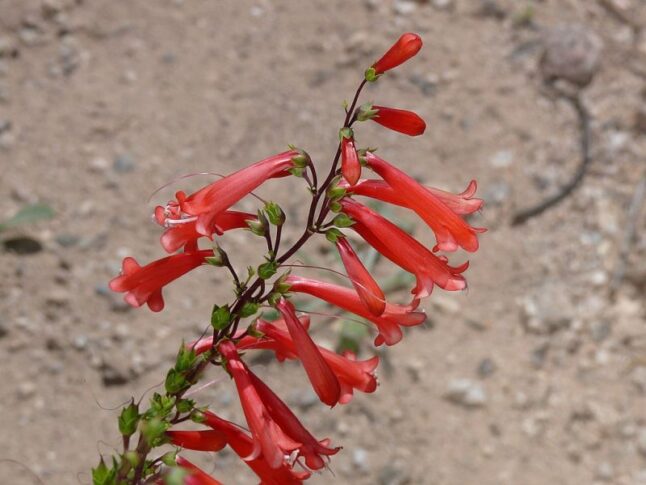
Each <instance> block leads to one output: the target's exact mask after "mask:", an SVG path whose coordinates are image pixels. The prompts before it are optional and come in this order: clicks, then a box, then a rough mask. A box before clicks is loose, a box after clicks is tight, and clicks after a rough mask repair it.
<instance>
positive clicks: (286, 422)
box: [250, 373, 341, 470]
mask: <svg viewBox="0 0 646 485" xmlns="http://www.w3.org/2000/svg"><path fill="white" fill-rule="evenodd" d="M250 376H251V381H252V382H253V385H254V386H255V388H256V391H257V392H258V395H259V396H260V398H261V399H262V402H263V403H264V404H265V406H267V410H268V411H269V414H270V415H271V417H272V419H273V420H274V421H275V422H276V424H278V426H280V428H281V429H282V430H283V431H284V432H285V434H286V435H287V436H289V437H290V438H291V439H293V440H295V441H296V442H299V443H301V446H300V447H299V448H298V454H299V456H303V458H305V464H306V465H307V466H308V467H309V468H310V469H312V470H320V469H321V468H323V467H324V466H325V461H324V460H323V456H331V455H335V454H337V453H338V452H339V450H340V449H341V448H330V447H328V445H329V444H330V440H328V439H324V440H321V441H318V440H317V439H316V438H315V437H314V436H312V434H311V433H310V432H309V431H307V429H306V428H305V427H304V426H303V425H302V424H301V422H300V421H299V420H298V418H297V417H296V415H294V413H293V412H292V411H291V409H289V407H288V406H287V405H286V404H285V403H284V402H283V401H281V399H280V398H279V397H278V396H277V395H276V394H274V392H273V391H272V390H271V389H269V387H268V386H267V384H265V383H264V382H263V381H261V380H260V379H258V377H257V376H256V375H255V374H253V373H250Z"/></svg>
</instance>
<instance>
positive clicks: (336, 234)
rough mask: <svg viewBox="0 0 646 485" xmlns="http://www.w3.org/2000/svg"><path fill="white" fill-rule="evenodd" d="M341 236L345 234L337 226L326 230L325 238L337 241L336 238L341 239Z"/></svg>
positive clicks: (332, 241)
mask: <svg viewBox="0 0 646 485" xmlns="http://www.w3.org/2000/svg"><path fill="white" fill-rule="evenodd" d="M340 237H345V236H344V235H343V233H342V232H341V231H339V230H338V229H337V228H335V227H333V228H332V229H328V230H327V231H325V239H327V240H328V241H330V242H331V243H336V240H337V239H339V238H340Z"/></svg>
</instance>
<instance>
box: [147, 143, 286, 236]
mask: <svg viewBox="0 0 646 485" xmlns="http://www.w3.org/2000/svg"><path fill="white" fill-rule="evenodd" d="M298 155H299V152H298V151H296V150H290V151H287V152H283V153H279V154H278V155H274V156H273V157H269V158H266V159H264V160H261V161H259V162H256V163H254V164H253V165H250V166H248V167H245V168H243V169H241V170H238V171H237V172H234V173H232V174H231V175H228V176H226V177H224V178H222V179H220V180H217V181H215V182H213V183H212V184H209V185H207V186H206V187H203V188H202V189H200V190H198V191H197V192H195V193H193V194H191V195H189V196H186V194H185V193H184V192H181V191H180V192H177V193H176V194H175V197H176V198H177V201H171V202H169V203H168V205H167V206H166V208H165V209H162V210H160V209H159V208H157V209H156V210H155V218H156V219H157V220H158V222H162V223H164V224H168V222H169V221H167V220H166V219H167V218H169V219H171V222H172V219H178V218H183V219H184V220H185V221H187V222H188V221H189V220H195V221H196V222H195V230H196V231H197V232H198V233H199V234H201V235H203V236H207V237H208V236H211V234H213V233H214V232H215V224H216V219H217V217H218V216H219V215H220V214H221V213H222V212H224V211H225V210H226V209H228V208H229V207H231V206H232V205H233V204H235V203H236V202H238V201H239V200H240V199H242V198H243V197H244V196H245V195H247V194H249V193H250V192H252V191H253V190H255V189H256V188H257V187H259V186H260V185H262V183H264V182H265V181H267V180H269V179H270V178H275V177H282V176H284V175H288V174H289V173H288V172H287V170H288V169H290V168H292V167H294V162H293V160H292V158H293V157H296V156H298Z"/></svg>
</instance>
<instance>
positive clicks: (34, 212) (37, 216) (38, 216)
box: [0, 204, 54, 231]
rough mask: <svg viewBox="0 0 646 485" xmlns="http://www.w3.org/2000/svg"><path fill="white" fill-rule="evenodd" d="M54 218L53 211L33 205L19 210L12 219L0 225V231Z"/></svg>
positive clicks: (46, 206)
mask: <svg viewBox="0 0 646 485" xmlns="http://www.w3.org/2000/svg"><path fill="white" fill-rule="evenodd" d="M52 217H54V210H53V209H52V208H51V207H50V206H48V205H46V204H33V205H28V206H26V207H23V208H22V209H20V210H19V211H18V212H17V213H16V214H15V215H14V216H13V217H11V218H9V219H7V220H6V221H4V222H2V223H0V231H3V230H5V229H8V228H10V227H14V226H18V225H20V224H31V223H34V222H37V221H42V220H45V219H51V218H52Z"/></svg>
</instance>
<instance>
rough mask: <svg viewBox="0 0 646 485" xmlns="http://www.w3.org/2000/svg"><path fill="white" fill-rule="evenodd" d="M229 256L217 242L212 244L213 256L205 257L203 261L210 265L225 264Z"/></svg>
mask: <svg viewBox="0 0 646 485" xmlns="http://www.w3.org/2000/svg"><path fill="white" fill-rule="evenodd" d="M228 260H229V257H228V256H227V253H225V252H224V249H222V248H221V247H220V246H219V245H218V244H217V243H214V244H213V256H209V257H207V258H205V261H206V262H207V263H208V264H210V265H212V266H217V267H220V266H224V265H225V264H227V262H228Z"/></svg>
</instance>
